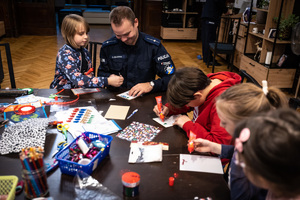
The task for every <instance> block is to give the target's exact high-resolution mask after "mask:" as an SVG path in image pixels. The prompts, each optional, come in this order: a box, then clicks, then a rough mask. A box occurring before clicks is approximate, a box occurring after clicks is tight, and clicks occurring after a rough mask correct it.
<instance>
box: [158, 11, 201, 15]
mask: <svg viewBox="0 0 300 200" xmlns="http://www.w3.org/2000/svg"><path fill="white" fill-rule="evenodd" d="M162 12H163V13H166V14H180V15H184V14H187V15H198V12H184V11H183V12H181V11H180V12H179V11H165V10H163V11H162Z"/></svg>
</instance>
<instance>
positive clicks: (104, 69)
mask: <svg viewBox="0 0 300 200" xmlns="http://www.w3.org/2000/svg"><path fill="white" fill-rule="evenodd" d="M97 75H98V76H99V77H100V76H104V77H109V76H110V75H111V73H110V68H109V66H108V57H107V52H106V50H105V48H103V47H102V48H101V50H100V65H99V68H98V72H97Z"/></svg>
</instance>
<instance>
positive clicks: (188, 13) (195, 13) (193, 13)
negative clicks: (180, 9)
mask: <svg viewBox="0 0 300 200" xmlns="http://www.w3.org/2000/svg"><path fill="white" fill-rule="evenodd" d="M186 14H187V15H198V13H197V12H186Z"/></svg>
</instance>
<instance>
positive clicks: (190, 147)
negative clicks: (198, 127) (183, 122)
mask: <svg viewBox="0 0 300 200" xmlns="http://www.w3.org/2000/svg"><path fill="white" fill-rule="evenodd" d="M194 139H196V134H195V133H193V131H190V139H189V143H188V151H189V152H190V153H192V152H193V151H194V150H195V147H194Z"/></svg>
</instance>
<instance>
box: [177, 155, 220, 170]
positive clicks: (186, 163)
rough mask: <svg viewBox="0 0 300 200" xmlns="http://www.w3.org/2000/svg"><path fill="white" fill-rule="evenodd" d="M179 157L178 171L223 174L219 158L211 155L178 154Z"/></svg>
mask: <svg viewBox="0 0 300 200" xmlns="http://www.w3.org/2000/svg"><path fill="white" fill-rule="evenodd" d="M179 159H180V160H179V169H180V171H193V172H206V173H215V174H223V168H222V163H221V160H220V158H217V157H212V156H200V155H189V154H180V158H179Z"/></svg>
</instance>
